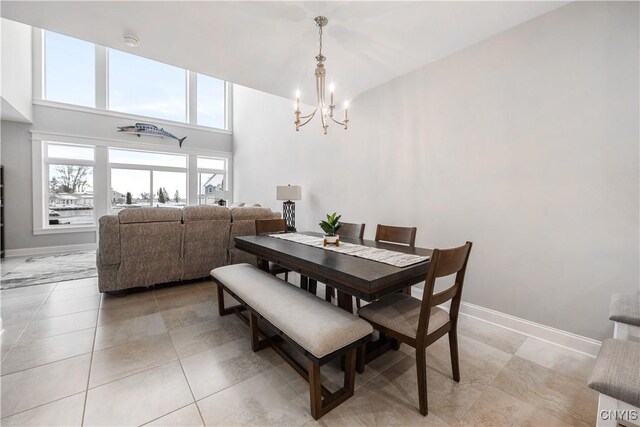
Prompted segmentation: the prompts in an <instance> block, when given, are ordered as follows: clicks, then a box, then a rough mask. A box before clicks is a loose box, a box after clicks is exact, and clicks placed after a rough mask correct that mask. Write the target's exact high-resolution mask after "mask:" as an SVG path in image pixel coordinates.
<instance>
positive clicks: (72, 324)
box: [20, 310, 98, 343]
mask: <svg viewBox="0 0 640 427" xmlns="http://www.w3.org/2000/svg"><path fill="white" fill-rule="evenodd" d="M97 321H98V310H89V311H81V312H79V313H72V314H66V315H64V316H57V317H51V318H48V319H40V320H34V321H32V322H31V323H29V327H28V328H27V330H26V331H25V334H24V336H23V337H22V338H21V339H20V343H24V342H30V341H34V340H38V339H42V338H47V337H53V336H56V335H62V334H66V333H69V332H75V331H79V330H82V329H88V328H94V327H95V326H96V323H97Z"/></svg>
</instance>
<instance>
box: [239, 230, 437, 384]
mask: <svg viewBox="0 0 640 427" xmlns="http://www.w3.org/2000/svg"><path fill="white" fill-rule="evenodd" d="M298 234H304V235H308V236H316V237H322V236H323V234H322V233H316V232H309V231H307V232H298ZM340 241H341V242H347V243H352V244H356V245H362V246H368V247H373V248H379V249H386V250H389V251H394V252H402V253H405V254H414V255H421V256H424V257H429V258H428V259H426V260H422V261H420V262H416V263H414V264H411V265H408V266H406V267H396V266H394V265H390V264H387V263H383V262H380V261H374V260H371V259H366V258H360V257H357V256H353V255H348V254H345V253H340V252H335V251H331V250H326V249H325V248H323V247H315V246H309V245H305V244H302V243H298V242H293V241H290V240H285V239H281V238H277V237H273V236H270V235H266V234H263V235H255V236H238V237H235V246H236V248H237V249H241V250H243V251H245V252H247V253H250V254H252V255H255V256H256V257H257V258H258V266H259V267H260V268H262V269H263V270H265V271H268V270H269V262H272V263H275V264H277V265H279V266H282V267H285V268H287V269H289V270H291V271H294V272H297V273H299V274H300V277H301V287H303V288H306V289H309V290H310V291H312V292H315V286H309V283H315V282H320V283H324V284H325V285H327V286H330V287H332V288H334V289H336V291H337V295H336V299H337V304H338V306H339V307H340V308H342V309H344V310H346V311H349V312H351V313H352V312H353V298H354V297H355V298H359V299H361V300H364V301H374V300H376V299H378V298H381V297H383V296H385V295H388V294H391V293H394V292H400V291H403V290H405V289H407V288H409V287H411V286H413V285H416V284H418V283H421V282H424V280H425V278H426V275H427V270H428V269H429V261H430V259H431V254H432V252H433V251H432V250H431V249H426V248H419V247H411V246H406V245H399V244H394V243H387V242H379V241H374V240H366V239H358V238H353V237H340ZM393 341H395V340H391V339H387V338H386V337H381V339H379V340H377V341H376V342H372V343H370V345H369V346H368V348H367V351H366V355H365V356H364V357H365V360H364V362H368V361H370V360H372V359H374V358H376V357H378V356H379V355H380V354H382V353H384V352H385V351H387V350H388V349H389V348H391V347H393V346H394V345H395V346H397V343H394V342H393ZM359 366H361V367H360V369H359V371H362V369H363V368H364V363H363V364H359Z"/></svg>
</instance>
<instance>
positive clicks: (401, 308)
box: [358, 293, 449, 337]
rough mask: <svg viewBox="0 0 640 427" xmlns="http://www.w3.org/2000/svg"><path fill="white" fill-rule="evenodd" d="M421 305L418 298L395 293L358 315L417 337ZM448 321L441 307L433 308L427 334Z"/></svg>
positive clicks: (366, 307)
mask: <svg viewBox="0 0 640 427" xmlns="http://www.w3.org/2000/svg"><path fill="white" fill-rule="evenodd" d="M421 305H422V301H421V300H419V299H417V298H413V297H412V296H409V295H407V294H401V293H395V294H391V295H387V296H385V297H384V298H381V299H379V300H378V301H375V302H372V303H371V304H367V305H365V306H364V307H362V308H361V309H360V310H358V314H359V315H360V317H362V318H363V319H366V320H369V321H371V322H373V323H375V324H377V325H380V326H384V327H386V328H389V329H393V330H394V331H398V332H400V333H401V334H402V335H406V336H408V337H415V336H416V334H417V332H418V321H419V320H420V307H421ZM448 321H449V313H447V312H446V311H444V310H443V309H441V308H440V307H432V308H431V317H430V318H429V328H428V332H427V333H429V334H430V333H431V332H433V331H435V330H437V329H438V328H440V327H442V326H443V325H445V324H446V323H447V322H448Z"/></svg>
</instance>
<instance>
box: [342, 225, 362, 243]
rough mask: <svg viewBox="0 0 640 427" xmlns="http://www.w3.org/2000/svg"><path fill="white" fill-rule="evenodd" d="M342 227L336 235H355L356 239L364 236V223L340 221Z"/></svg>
mask: <svg viewBox="0 0 640 427" xmlns="http://www.w3.org/2000/svg"><path fill="white" fill-rule="evenodd" d="M341 224H342V227H340V230H338V236H344V237H355V238H357V239H362V238H364V226H365V224H354V223H351V222H343V223H341Z"/></svg>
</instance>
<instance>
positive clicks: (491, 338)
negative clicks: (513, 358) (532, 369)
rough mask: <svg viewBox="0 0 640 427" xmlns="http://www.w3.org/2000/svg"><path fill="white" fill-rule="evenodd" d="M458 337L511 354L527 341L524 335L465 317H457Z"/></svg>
mask: <svg viewBox="0 0 640 427" xmlns="http://www.w3.org/2000/svg"><path fill="white" fill-rule="evenodd" d="M458 335H465V336H467V337H469V338H473V339H474V340H476V341H480V342H482V343H485V344H487V345H490V346H492V347H495V348H497V349H500V350H502V351H505V352H507V353H511V354H514V353H515V352H516V351H517V350H518V348H520V346H521V345H522V343H523V342H524V341H525V340H526V339H527V336H526V335H523V334H520V333H518V332H514V331H510V330H509V329H505V328H502V327H500V326H497V325H493V324H491V323H488V322H484V321H482V320H478V319H474V318H473V317H469V316H465V315H460V316H459V317H458Z"/></svg>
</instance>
